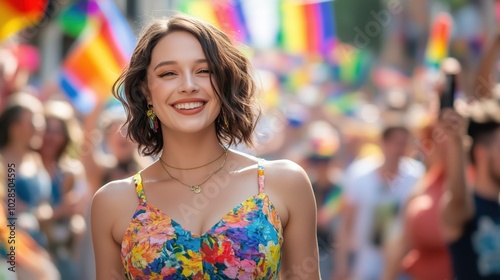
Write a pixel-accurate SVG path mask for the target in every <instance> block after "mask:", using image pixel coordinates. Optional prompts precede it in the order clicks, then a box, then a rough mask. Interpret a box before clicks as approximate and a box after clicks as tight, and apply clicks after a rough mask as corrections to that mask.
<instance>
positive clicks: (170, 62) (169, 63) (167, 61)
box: [153, 58, 207, 71]
mask: <svg viewBox="0 0 500 280" xmlns="http://www.w3.org/2000/svg"><path fill="white" fill-rule="evenodd" d="M194 62H195V63H196V64H200V63H207V59H205V58H200V59H197V60H195V61H194ZM174 64H177V61H174V60H165V61H162V62H160V63H158V64H156V66H155V68H154V69H153V71H154V70H156V69H157V68H158V67H160V66H164V65H174Z"/></svg>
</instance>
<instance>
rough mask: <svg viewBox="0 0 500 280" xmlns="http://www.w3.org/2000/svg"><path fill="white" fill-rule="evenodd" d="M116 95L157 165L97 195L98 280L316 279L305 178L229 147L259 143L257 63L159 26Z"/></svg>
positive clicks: (202, 36)
mask: <svg viewBox="0 0 500 280" xmlns="http://www.w3.org/2000/svg"><path fill="white" fill-rule="evenodd" d="M114 94H115V96H116V97H117V98H118V99H119V100H120V101H121V102H122V103H123V105H124V107H125V109H126V111H127V122H126V125H128V127H129V130H128V133H127V136H128V137H129V138H130V139H131V140H133V141H134V142H137V143H138V144H139V149H140V151H141V153H142V154H144V155H154V156H158V157H159V159H158V160H157V161H155V162H154V163H152V164H151V165H150V166H148V167H146V168H145V169H143V170H140V171H138V172H137V174H136V175H134V176H132V177H131V178H127V179H125V180H119V181H113V182H110V183H108V184H106V185H105V186H104V187H102V188H101V189H100V190H99V191H98V192H97V193H96V195H95V196H94V199H93V203H92V239H93V243H94V249H95V253H96V254H95V255H96V268H97V279H98V280H102V279H111V278H113V277H114V278H116V277H117V275H125V276H126V278H127V279H278V278H279V275H286V279H292V278H296V277H300V279H319V273H318V246H317V241H316V206H315V201H314V195H313V192H312V189H311V184H310V182H309V180H308V178H307V175H306V174H305V172H304V170H303V169H302V168H300V167H299V166H298V165H296V164H295V163H293V162H290V161H287V160H278V161H265V160H262V159H257V158H255V157H252V156H250V155H247V154H243V153H240V152H236V151H233V150H230V149H229V148H228V147H230V146H232V145H234V144H239V143H244V144H246V145H247V146H251V145H252V133H253V130H254V128H255V123H256V121H257V119H258V110H257V107H256V105H255V103H254V94H255V85H254V81H253V79H252V74H251V72H250V63H249V61H248V59H247V58H246V57H245V56H244V55H243V54H241V53H240V52H239V51H238V50H237V49H236V48H235V47H234V46H233V45H232V44H231V42H230V40H229V39H228V37H227V36H226V35H225V34H224V33H222V32H221V31H219V30H218V29H216V28H215V27H213V26H211V25H209V24H207V23H204V22H202V21H199V20H197V19H195V18H191V17H188V16H183V15H177V16H174V17H172V18H170V19H161V20H157V21H155V22H153V23H152V24H151V25H150V26H149V27H147V28H146V29H145V31H144V33H143V35H142V36H141V38H140V39H139V42H138V45H137V47H136V49H135V50H134V53H133V55H132V58H131V61H130V65H129V67H128V68H127V69H126V70H125V72H124V73H123V74H122V75H121V76H120V78H119V79H118V81H117V82H116V83H115V85H114ZM264 174H265V175H264ZM264 178H265V181H264ZM228 209H229V211H228ZM131 217H132V218H131ZM292 268H293V269H292Z"/></svg>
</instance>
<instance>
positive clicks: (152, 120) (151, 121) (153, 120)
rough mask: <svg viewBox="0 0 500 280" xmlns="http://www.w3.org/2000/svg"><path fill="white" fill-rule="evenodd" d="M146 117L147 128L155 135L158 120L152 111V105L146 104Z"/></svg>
mask: <svg viewBox="0 0 500 280" xmlns="http://www.w3.org/2000/svg"><path fill="white" fill-rule="evenodd" d="M146 115H147V116H148V123H149V127H150V128H151V129H152V130H153V131H154V132H155V133H156V132H157V131H158V118H157V117H156V114H155V111H154V110H153V105H151V104H148V111H147V112H146Z"/></svg>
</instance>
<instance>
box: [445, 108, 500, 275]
mask: <svg viewBox="0 0 500 280" xmlns="http://www.w3.org/2000/svg"><path fill="white" fill-rule="evenodd" d="M444 117H445V119H448V122H447V123H446V125H445V126H443V131H444V132H445V133H443V134H444V136H443V137H442V138H443V141H442V142H443V149H446V153H447V157H446V161H445V166H446V172H447V174H449V176H448V177H449V178H450V179H449V180H448V182H447V184H446V193H445V199H444V204H443V209H442V222H443V225H444V228H445V234H446V238H447V240H448V242H449V248H450V252H451V256H452V261H453V272H454V274H455V277H456V278H455V279H458V280H462V279H464V280H465V279H467V280H468V279H478V280H480V279H500V262H499V260H500V100H499V99H493V98H488V99H483V100H481V101H478V102H476V103H475V104H474V105H472V107H471V110H470V117H469V124H468V127H467V134H468V136H470V138H471V140H472V143H471V148H470V154H469V155H470V162H471V165H472V167H473V172H474V176H473V177H474V178H473V180H472V190H471V189H470V188H468V187H467V184H466V178H465V175H464V173H465V160H464V158H465V157H464V154H465V153H464V147H463V144H462V136H463V130H464V129H463V128H464V127H465V121H464V119H463V118H462V117H461V116H460V115H458V114H457V113H456V112H454V111H451V110H450V111H448V112H446V115H445V116H444ZM452 179H453V180H452Z"/></svg>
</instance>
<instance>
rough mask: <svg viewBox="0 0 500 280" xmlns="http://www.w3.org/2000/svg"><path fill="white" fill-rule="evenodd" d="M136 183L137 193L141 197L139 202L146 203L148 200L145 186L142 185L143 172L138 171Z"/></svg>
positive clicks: (134, 178)
mask: <svg viewBox="0 0 500 280" xmlns="http://www.w3.org/2000/svg"><path fill="white" fill-rule="evenodd" d="M133 180H134V184H135V192H136V193H137V197H139V203H141V204H142V203H145V202H146V194H145V193H144V188H143V187H142V177H141V172H137V173H136V174H135V175H134V177H133Z"/></svg>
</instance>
